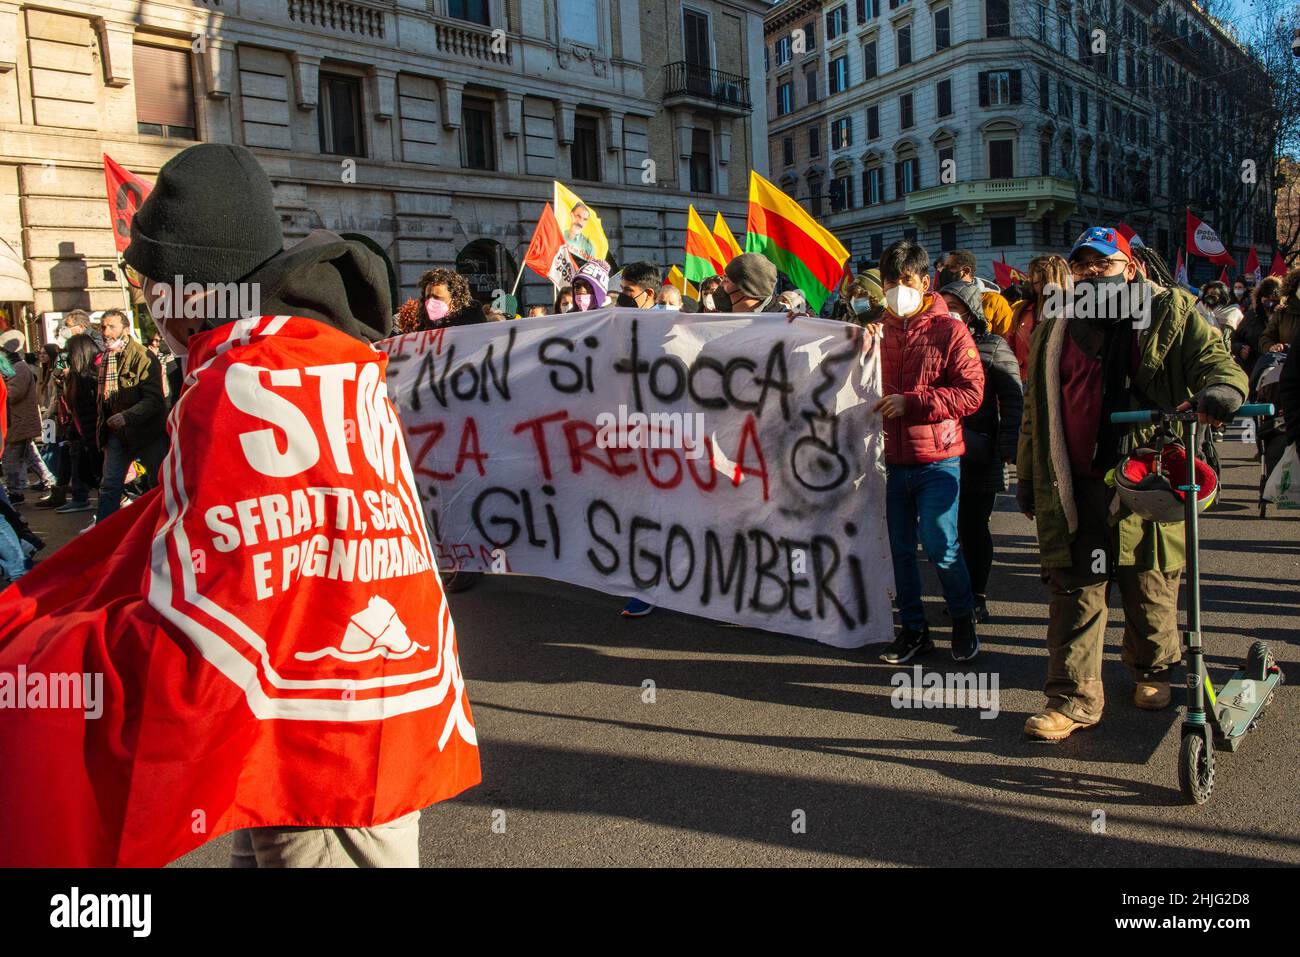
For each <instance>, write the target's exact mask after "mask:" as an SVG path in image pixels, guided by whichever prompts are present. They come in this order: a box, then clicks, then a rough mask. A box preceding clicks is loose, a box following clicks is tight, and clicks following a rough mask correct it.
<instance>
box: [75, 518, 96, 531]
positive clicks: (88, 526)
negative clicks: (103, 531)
mask: <svg viewBox="0 0 1300 957" xmlns="http://www.w3.org/2000/svg"><path fill="white" fill-rule="evenodd" d="M96 521H97V517H96V518H92V519H91V520H90V524H89V525H87V526H86V527H85V528H83V529H82V530H81V531H79V532H77V534H78V535H85V534H86V533H87V532H88V531H90V530H91V529H92V528H94V527H95V522H96Z"/></svg>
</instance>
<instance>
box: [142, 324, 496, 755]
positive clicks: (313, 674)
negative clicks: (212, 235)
mask: <svg viewBox="0 0 1300 957" xmlns="http://www.w3.org/2000/svg"><path fill="white" fill-rule="evenodd" d="M222 331H225V330H224V329H223V330H222ZM270 336H275V337H277V339H278V341H277V343H276V345H277V348H276V349H273V350H272V349H264V348H262V349H260V348H258V342H259V340H262V339H265V338H267V337H270ZM191 358H192V361H193V363H194V369H193V371H192V372H191V374H190V378H189V383H188V386H187V388H186V390H185V391H184V392H183V393H182V394H181V398H180V400H179V402H178V404H177V408H176V410H175V411H174V413H173V422H174V421H176V420H178V419H179V417H180V415H181V413H182V410H184V411H185V413H186V414H189V412H191V411H192V410H194V409H201V410H203V414H204V415H205V417H206V418H207V420H208V421H209V422H210V423H211V428H210V429H209V430H208V431H207V432H206V433H199V432H197V431H196V430H187V431H186V432H185V433H184V434H181V433H179V432H173V445H172V451H171V454H170V455H169V456H168V458H167V461H166V463H165V464H164V468H163V483H162V484H163V496H164V508H165V510H166V513H167V516H168V520H167V521H166V522H165V523H164V524H163V525H162V526H161V528H160V529H159V532H158V534H157V536H156V537H155V539H154V543H153V556H152V567H153V575H152V579H151V583H150V589H149V601H150V604H152V605H153V606H154V607H155V608H156V609H157V610H158V611H159V612H160V613H161V614H162V615H164V616H165V617H166V618H167V619H168V620H170V621H171V622H172V623H173V624H174V625H176V626H177V627H178V628H180V629H181V630H182V631H183V632H184V634H185V635H186V636H187V637H188V638H189V639H190V640H192V641H193V642H194V644H195V646H196V647H197V648H198V650H199V651H200V652H201V653H202V655H203V657H204V658H205V659H206V660H207V661H208V662H209V663H211V664H212V665H213V666H214V667H215V668H216V669H217V670H218V671H219V672H220V673H221V674H222V675H224V676H225V677H226V678H227V679H229V680H230V681H232V682H234V683H235V684H236V685H237V686H238V687H239V688H241V689H242V690H243V692H244V695H245V698H246V700H247V702H248V705H249V708H250V709H251V710H252V712H253V713H254V714H255V715H256V716H257V717H258V718H261V719H273V718H278V719H292V720H307V721H373V720H380V719H383V718H387V717H391V716H394V715H399V714H404V713H408V712H413V711H420V710H424V709H430V708H434V709H442V708H445V709H446V711H447V717H446V721H445V723H443V728H442V734H441V739H440V741H439V747H440V748H442V747H443V746H444V745H445V744H446V742H447V740H448V738H449V737H450V735H451V733H452V732H453V731H456V732H457V733H459V734H460V736H461V737H462V738H463V739H464V740H465V741H466V742H468V743H470V744H473V743H475V742H476V736H475V733H474V727H473V725H472V724H471V723H470V720H469V716H468V713H467V710H466V707H465V696H464V679H463V678H462V676H461V673H460V666H459V662H458V660H457V656H456V648H455V634H456V633H455V628H454V626H453V624H452V620H451V614H450V611H449V609H448V606H447V601H446V597H445V595H444V594H443V593H442V588H441V584H440V582H439V580H438V577H437V572H436V559H435V557H434V553H433V548H432V546H431V543H430V540H429V536H428V531H427V528H426V525H425V520H424V516H423V514H422V509H421V504H420V498H419V494H418V492H417V491H416V484H415V479H414V476H413V474H412V471H411V463H410V460H409V458H408V455H407V451H406V443H405V441H404V440H403V437H402V432H401V427H400V425H399V423H398V420H397V415H396V412H395V410H394V408H393V406H392V403H391V402H390V401H389V398H388V391H387V387H386V384H385V381H384V366H385V364H386V358H387V357H386V356H384V355H383V354H382V353H379V352H376V351H375V350H374V349H372V348H370V347H369V346H367V345H365V344H364V343H361V342H359V341H357V340H354V339H351V338H350V337H348V336H346V335H344V334H343V333H340V332H337V331H336V330H333V329H331V328H329V327H327V326H324V325H323V324H320V323H317V322H314V321H312V320H308V319H301V318H290V317H287V316H276V317H261V318H257V319H249V320H242V321H239V322H235V323H232V324H231V325H230V328H229V334H228V336H227V337H226V339H225V340H224V341H220V342H218V341H217V339H216V338H215V337H213V338H208V339H207V340H206V341H205V342H204V343H203V344H202V346H201V348H200V349H199V350H198V351H196V352H194V353H192V354H191ZM259 363H265V364H259ZM232 437H233V439H234V441H232ZM200 465H201V467H202V468H201V472H202V475H203V477H204V480H203V481H199V480H198V478H197V476H198V474H199V472H200V469H199V466H200ZM215 476H220V480H219V481H215V480H214V477H215ZM196 556H198V557H199V558H201V559H202V561H198V560H196ZM430 658H432V659H433V660H432V661H431V660H430ZM439 720H441V718H439Z"/></svg>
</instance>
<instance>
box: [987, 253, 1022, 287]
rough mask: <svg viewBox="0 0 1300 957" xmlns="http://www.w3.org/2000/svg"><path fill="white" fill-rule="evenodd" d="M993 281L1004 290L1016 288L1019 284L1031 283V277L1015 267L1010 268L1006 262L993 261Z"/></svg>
mask: <svg viewBox="0 0 1300 957" xmlns="http://www.w3.org/2000/svg"><path fill="white" fill-rule="evenodd" d="M993 281H994V282H996V283H997V284H998V286H999V287H1000V288H1002V289H1006V288H1007V286H1014V285H1017V284H1019V283H1026V282H1029V276H1027V275H1026V274H1025V273H1023V272H1021V271H1020V270H1019V269H1016V268H1015V267H1014V266H1008V265H1007V263H1006V260H1002V261H998V260H996V259H995V260H993Z"/></svg>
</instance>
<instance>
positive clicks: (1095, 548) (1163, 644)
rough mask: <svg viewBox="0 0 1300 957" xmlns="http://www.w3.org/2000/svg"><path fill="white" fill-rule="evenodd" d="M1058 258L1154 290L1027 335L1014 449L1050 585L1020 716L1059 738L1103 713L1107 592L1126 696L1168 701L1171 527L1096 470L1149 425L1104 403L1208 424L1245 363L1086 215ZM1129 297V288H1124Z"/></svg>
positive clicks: (1100, 280)
mask: <svg viewBox="0 0 1300 957" xmlns="http://www.w3.org/2000/svg"><path fill="white" fill-rule="evenodd" d="M1070 269H1071V273H1072V274H1073V276H1074V281H1075V285H1076V289H1075V295H1076V299H1075V302H1076V303H1077V302H1078V299H1077V296H1078V294H1079V293H1080V292H1082V291H1084V290H1087V289H1089V287H1091V289H1092V290H1100V289H1104V288H1107V287H1109V288H1112V289H1115V288H1118V289H1123V290H1125V291H1127V290H1138V291H1140V292H1149V293H1154V295H1153V296H1151V297H1150V298H1149V299H1148V300H1146V305H1145V307H1143V308H1141V309H1140V310H1139V311H1140V315H1138V316H1136V317H1135V316H1132V315H1128V312H1129V310H1120V312H1121V313H1124V314H1123V315H1112V316H1110V317H1102V318H1093V319H1083V318H1078V317H1073V318H1068V319H1067V318H1064V317H1059V318H1049V319H1047V320H1046V321H1044V322H1042V323H1041V324H1040V325H1039V327H1038V328H1036V329H1035V330H1034V333H1033V339H1032V342H1031V344H1030V351H1029V364H1028V375H1029V377H1028V380H1027V381H1026V392H1025V408H1024V415H1023V418H1022V419H1021V427H1020V447H1019V450H1018V455H1017V459H1016V469H1017V477H1018V481H1019V487H1018V489H1017V493H1016V498H1017V502H1018V504H1019V506H1020V509H1021V511H1023V512H1024V513H1025V514H1026V515H1028V516H1030V517H1031V518H1033V519H1034V520H1035V522H1036V524H1037V528H1038V545H1039V551H1040V552H1041V555H1042V573H1043V580H1044V582H1045V583H1047V585H1048V587H1049V589H1050V592H1051V599H1050V609H1049V622H1048V630H1047V647H1048V656H1049V657H1048V669H1047V672H1048V673H1047V682H1046V686H1045V688H1044V690H1045V692H1046V694H1047V704H1046V706H1045V707H1044V708H1043V709H1042V710H1041V711H1040V712H1039V713H1038V714H1035V715H1033V716H1032V717H1030V719H1029V720H1028V721H1027V722H1026V724H1025V731H1026V733H1027V734H1029V735H1030V736H1031V737H1035V738H1041V739H1044V740H1060V739H1062V738H1065V737H1067V736H1069V735H1070V734H1071V733H1072V732H1073V731H1075V730H1077V729H1079V728H1082V727H1088V726H1091V725H1094V724H1096V723H1097V722H1098V721H1099V720H1100V719H1101V712H1102V706H1103V703H1104V695H1103V691H1102V682H1101V662H1102V653H1103V644H1104V640H1105V631H1106V606H1107V593H1108V591H1109V586H1110V582H1111V581H1112V580H1114V581H1115V582H1116V583H1117V584H1118V585H1119V589H1120V593H1121V596H1122V599H1123V606H1124V650H1123V660H1124V663H1125V664H1126V665H1127V666H1128V668H1129V671H1130V673H1132V675H1133V676H1134V678H1135V680H1136V681H1137V684H1138V687H1137V693H1136V696H1135V703H1136V704H1137V706H1138V707H1140V708H1143V709H1146V710H1157V709H1160V708H1163V707H1165V706H1167V705H1168V703H1169V697H1170V694H1169V675H1170V669H1172V668H1173V666H1174V665H1176V664H1177V663H1178V662H1179V661H1180V660H1181V658H1182V641H1181V635H1180V633H1179V630H1178V624H1177V605H1178V585H1179V579H1180V578H1181V575H1182V568H1183V563H1184V551H1185V549H1184V539H1183V527H1182V525H1181V523H1179V524H1156V523H1152V522H1148V521H1145V520H1143V519H1142V518H1140V517H1139V516H1137V515H1134V514H1132V513H1131V512H1129V511H1128V510H1127V509H1125V508H1124V507H1123V506H1122V505H1121V504H1120V503H1119V501H1118V499H1117V498H1116V496H1115V494H1114V490H1113V489H1112V488H1111V487H1109V486H1108V485H1107V483H1106V481H1105V475H1106V473H1107V472H1108V471H1109V470H1111V469H1113V468H1114V467H1115V465H1116V464H1118V461H1119V459H1120V457H1121V456H1122V455H1123V454H1124V453H1126V452H1127V451H1129V450H1131V449H1134V448H1138V447H1141V446H1142V445H1143V444H1144V443H1145V442H1146V441H1148V440H1149V439H1150V438H1151V437H1152V435H1153V434H1154V431H1155V429H1154V427H1152V426H1138V427H1130V426H1115V425H1112V424H1110V415H1111V413H1112V412H1120V411H1128V410H1132V409H1142V408H1160V409H1165V410H1171V409H1175V408H1178V407H1180V406H1181V407H1185V408H1196V409H1197V411H1198V412H1200V413H1202V415H1201V418H1202V419H1203V420H1205V421H1208V422H1212V423H1220V422H1223V421H1225V420H1227V419H1230V418H1231V417H1232V415H1233V414H1234V413H1235V412H1236V410H1237V408H1238V407H1239V406H1240V405H1241V404H1242V402H1243V401H1244V400H1245V396H1246V391H1247V380H1246V376H1245V373H1244V372H1242V370H1241V368H1240V367H1239V366H1238V365H1237V363H1236V362H1234V361H1233V359H1232V357H1231V356H1230V355H1229V354H1228V351H1227V349H1226V348H1225V347H1224V344H1223V339H1222V337H1221V336H1219V335H1218V334H1217V333H1216V332H1215V330H1213V329H1211V328H1210V326H1209V325H1208V324H1206V323H1205V322H1202V321H1201V320H1200V318H1199V316H1198V315H1197V313H1196V310H1195V303H1196V301H1195V299H1193V297H1192V296H1190V295H1189V294H1187V293H1186V292H1184V291H1183V290H1181V289H1176V288H1169V289H1163V290H1161V291H1159V292H1155V289H1154V287H1153V286H1152V285H1150V284H1147V283H1146V282H1145V280H1144V279H1143V277H1142V276H1141V275H1140V274H1139V271H1138V267H1137V264H1136V263H1135V262H1134V258H1133V255H1132V252H1131V250H1130V248H1129V245H1128V243H1127V241H1125V240H1124V237H1123V236H1122V235H1120V234H1119V233H1118V232H1117V231H1115V230H1114V229H1111V228H1109V227H1093V228H1091V229H1089V230H1086V231H1085V232H1084V234H1083V235H1082V236H1080V237H1079V240H1078V242H1076V244H1075V247H1074V249H1073V251H1072V252H1071V255H1070ZM1130 301H1132V300H1130Z"/></svg>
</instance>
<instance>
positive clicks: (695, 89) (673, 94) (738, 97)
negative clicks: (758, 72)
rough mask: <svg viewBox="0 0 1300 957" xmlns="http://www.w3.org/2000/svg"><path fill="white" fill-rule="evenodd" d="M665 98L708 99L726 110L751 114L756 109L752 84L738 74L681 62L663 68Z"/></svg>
mask: <svg viewBox="0 0 1300 957" xmlns="http://www.w3.org/2000/svg"><path fill="white" fill-rule="evenodd" d="M664 99H665V100H673V99H691V100H707V101H708V102H710V103H714V104H716V105H718V106H720V107H723V108H724V109H727V110H729V111H736V112H745V113H748V112H749V111H750V110H751V109H753V105H752V104H751V103H750V100H749V85H748V84H747V83H746V82H745V78H744V77H743V76H740V75H739V74H736V73H724V72H723V71H722V70H711V69H709V68H708V67H705V66H697V65H696V64H694V63H687V62H686V61H685V60H678V61H677V62H676V63H669V64H668V65H667V66H665V67H664Z"/></svg>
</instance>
